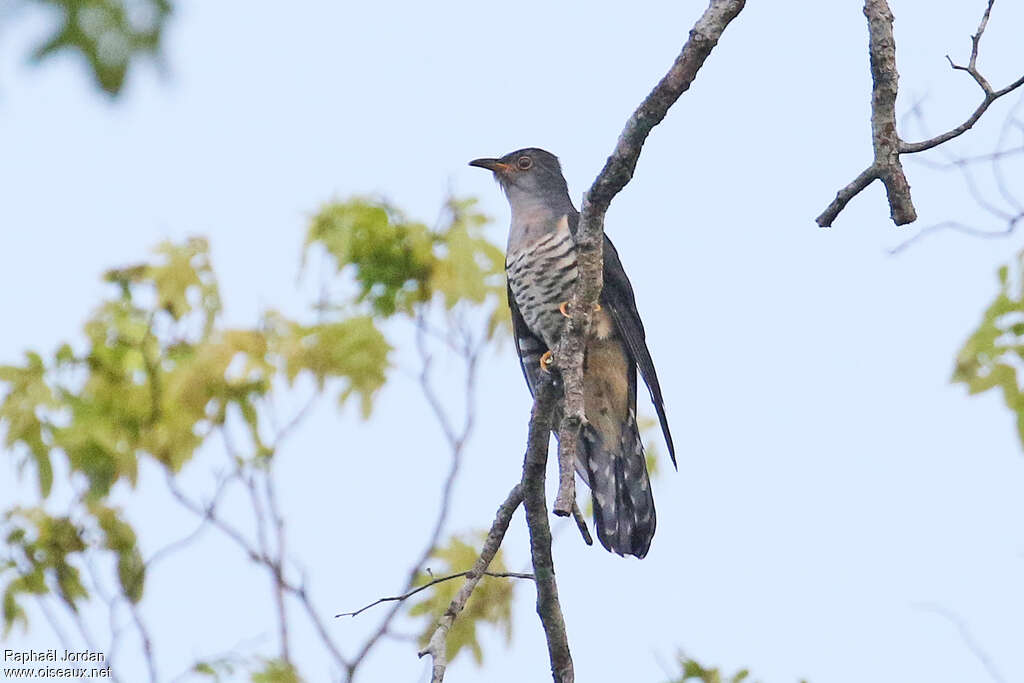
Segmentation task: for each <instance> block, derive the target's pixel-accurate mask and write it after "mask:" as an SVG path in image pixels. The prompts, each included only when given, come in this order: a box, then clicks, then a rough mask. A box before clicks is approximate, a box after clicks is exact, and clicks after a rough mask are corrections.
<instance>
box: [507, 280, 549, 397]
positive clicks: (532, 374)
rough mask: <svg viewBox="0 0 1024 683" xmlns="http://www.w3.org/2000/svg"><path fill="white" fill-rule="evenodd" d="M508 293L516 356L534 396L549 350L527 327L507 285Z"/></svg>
mask: <svg viewBox="0 0 1024 683" xmlns="http://www.w3.org/2000/svg"><path fill="white" fill-rule="evenodd" d="M506 289H507V292H508V307H509V309H510V310H511V311H512V338H513V339H514V340H515V343H516V354H517V355H518V356H519V366H520V367H521V368H522V369H523V377H525V378H526V386H527V387H529V388H530V394H531V395H533V393H534V387H536V386H537V379H538V377H537V376H538V375H539V374H540V372H541V369H540V357H541V356H542V355H543V354H544V352H545V351H546V350H547V349H546V347H545V346H544V342H543V341H541V340H540V338H539V337H537V335H535V334H533V333H532V332H530V329H529V328H528V327H527V326H526V320H524V319H523V314H522V313H520V312H519V306H517V305H516V300H515V297H513V296H512V288H511V287H509V286H508V285H506Z"/></svg>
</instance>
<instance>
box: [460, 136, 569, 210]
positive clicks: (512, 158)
mask: <svg viewBox="0 0 1024 683" xmlns="http://www.w3.org/2000/svg"><path fill="white" fill-rule="evenodd" d="M469 165H470V166H476V167H478V168H485V169H487V170H488V171H491V172H493V173H494V178H495V180H497V181H498V184H500V185H501V189H503V190H504V191H505V194H506V195H508V198H509V201H510V202H515V201H517V199H527V200H534V201H536V200H547V201H549V202H551V203H561V202H562V201H563V200H564V199H565V198H567V197H568V196H569V188H568V186H567V185H566V183H565V178H564V177H563V176H562V166H561V165H560V164H559V163H558V157H556V156H555V155H554V154H552V153H551V152H547V151H545V150H543V149H538V148H537V147H527V148H526V149H519V150H516V151H515V152H509V153H508V154H506V155H505V156H503V157H501V158H499V159H490V158H488V159H474V160H473V161H471V162H469Z"/></svg>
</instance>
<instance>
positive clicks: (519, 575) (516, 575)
mask: <svg viewBox="0 0 1024 683" xmlns="http://www.w3.org/2000/svg"><path fill="white" fill-rule="evenodd" d="M472 571H473V570H472V569H467V570H466V571H464V572H457V573H455V574H449V575H448V576H440V577H438V578H436V579H434V580H433V581H428V582H427V583H425V584H423V585H422V586H416V588H413V589H412V590H409V591H406V592H405V593H402V594H401V595H392V596H390V597H386V598H378V599H377V600H374V601H373V602H371V603H370V604H369V605H366V606H365V607H360V608H359V609H357V610H356V611H355V612H342V613H341V614H335V615H334V616H335V618H338V617H354V616H356V615H358V614H362V613H363V612H365V611H366V610H368V609H370V608H371V607H376V606H377V605H379V604H381V603H382V602H394V601H399V602H401V601H402V600H408V599H409V598H411V597H412V596H414V595H416V594H417V593H419V592H420V591H424V590H426V589H428V588H430V587H431V586H436V585H437V584H439V583H444V582H445V581H451V580H452V579H457V578H459V577H460V576H469V574H471V573H472ZM483 575H484V576H493V577H494V578H498V579H533V574H526V573H523V572H483Z"/></svg>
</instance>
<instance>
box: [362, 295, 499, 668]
mask: <svg viewBox="0 0 1024 683" xmlns="http://www.w3.org/2000/svg"><path fill="white" fill-rule="evenodd" d="M429 331H430V330H429V327H428V325H427V321H426V318H425V316H424V315H423V311H422V310H420V311H418V312H417V316H416V347H417V350H418V351H419V355H420V362H421V370H420V374H419V383H420V390H421V391H422V393H423V396H424V398H426V400H427V404H428V405H429V406H430V409H431V411H432V412H433V413H434V417H435V418H436V419H437V421H438V424H439V425H440V426H441V430H442V432H444V435H445V439H446V440H447V442H448V445H449V448H450V449H451V463H450V465H449V467H448V473H447V475H446V476H445V481H444V485H443V487H442V490H441V506H440V509H439V510H438V513H437V518H436V519H435V521H434V528H433V530H432V531H431V534H430V538H429V539H428V541H427V544H426V545H425V546H424V548H423V551H422V552H421V553H420V556H419V557H418V558H417V559H416V561H415V563H414V564H413V565H412V566H411V567H410V570H409V575H408V579H407V580H406V583H405V590H409V589H411V588H412V587H413V582H415V580H416V577H417V576H418V575H419V573H420V569H421V568H422V567H423V565H424V564H426V562H427V560H429V559H430V556H431V554H432V553H433V552H434V548H436V547H437V543H438V541H439V540H440V539H441V533H442V531H443V530H444V527H445V524H446V523H447V521H448V513H449V510H450V507H451V497H452V492H453V490H454V488H455V480H456V477H457V476H458V472H459V468H460V466H461V464H462V453H463V451H464V450H465V446H466V442H467V441H468V440H469V437H470V435H471V434H472V432H473V428H474V424H475V415H476V406H475V403H476V401H475V396H476V377H477V366H478V360H479V356H480V350H481V348H482V344H483V342H482V341H481V340H474V339H473V338H472V335H470V334H469V333H468V332H467V331H466V330H465V329H462V328H460V330H459V331H461V332H462V337H463V345H462V347H461V348H460V349H459V352H460V355H461V356H462V357H463V358H464V359H465V362H466V378H465V391H466V414H465V417H464V420H463V423H462V425H461V429H459V430H456V428H455V426H454V425H453V424H452V421H451V419H450V418H449V416H448V414H447V413H446V412H445V409H444V403H443V402H442V401H441V399H440V397H439V396H438V395H437V392H436V391H435V389H434V385H433V383H432V381H431V374H430V371H431V367H432V362H433V359H432V356H431V355H430V352H429V349H428V348H427V345H426V335H427V334H428V333H429ZM474 585H475V584H474ZM401 607H402V603H401V601H395V603H394V605H392V606H391V609H389V610H388V611H387V612H386V613H385V615H384V618H383V619H382V620H381V622H380V625H379V626H378V627H377V628H376V629H375V630H374V632H373V633H372V634H371V635H370V637H369V638H368V639H367V640H366V641H365V642H364V643H363V645H362V647H360V649H359V652H358V653H357V654H356V656H355V657H353V658H352V660H351V661H349V663H348V664H347V666H346V679H347V680H349V681H351V680H352V679H353V678H354V677H355V673H356V671H357V669H358V668H359V666H361V665H362V663H363V661H364V660H365V659H366V657H367V655H368V654H369V653H370V651H371V650H372V649H373V647H374V646H375V645H376V644H377V642H378V641H379V640H380V639H381V638H383V637H384V636H385V635H386V634H387V633H388V629H389V628H390V626H391V622H392V621H394V619H395V617H396V616H398V611H399V610H400V609H401ZM442 668H443V667H442Z"/></svg>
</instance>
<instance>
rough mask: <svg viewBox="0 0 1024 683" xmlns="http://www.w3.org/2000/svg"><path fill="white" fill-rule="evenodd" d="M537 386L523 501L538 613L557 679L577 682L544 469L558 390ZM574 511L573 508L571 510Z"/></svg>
mask: <svg viewBox="0 0 1024 683" xmlns="http://www.w3.org/2000/svg"><path fill="white" fill-rule="evenodd" d="M539 384H540V386H538V387H537V394H536V397H535V398H534V401H533V413H532V414H531V415H530V428H529V436H528V438H527V441H526V457H525V458H524V459H523V481H522V487H523V505H524V507H525V508H526V524H527V525H528V526H529V528H530V557H531V558H532V560H533V576H534V582H535V583H536V584H537V615H538V616H539V617H540V621H541V624H542V625H543V626H544V636H545V637H546V638H547V642H548V657H549V658H550V659H551V674H552V676H553V677H554V680H555V683H573V680H574V679H575V674H574V673H573V667H572V655H570V654H569V638H568V636H567V635H566V633H565V619H564V618H563V616H562V606H561V605H560V604H559V602H558V584H557V583H556V582H555V565H554V560H552V558H551V527H550V526H549V525H548V509H547V501H546V499H545V495H544V470H545V468H546V467H547V464H548V442H549V441H550V439H551V413H552V411H553V408H554V403H555V398H556V392H555V386H554V384H553V383H552V382H550V381H542V382H540V383H539ZM570 512H571V510H570Z"/></svg>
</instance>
